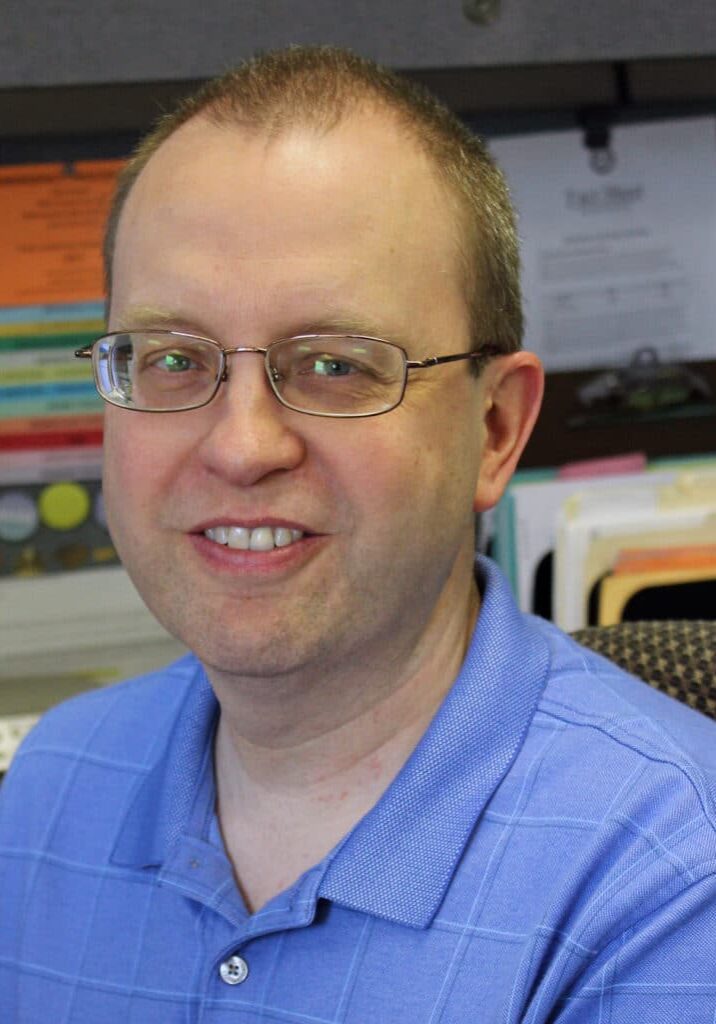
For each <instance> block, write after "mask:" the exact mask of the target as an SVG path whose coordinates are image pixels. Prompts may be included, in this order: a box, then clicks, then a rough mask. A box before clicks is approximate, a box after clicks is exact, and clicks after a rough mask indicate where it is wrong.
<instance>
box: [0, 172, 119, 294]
mask: <svg viewBox="0 0 716 1024" xmlns="http://www.w3.org/2000/svg"><path fill="white" fill-rule="evenodd" d="M123 164H124V161H123V160H83V161H78V162H77V163H73V164H60V163H56V164H22V165H13V166H0V225H2V229H1V230H0V306H28V305H42V304H46V303H58V302H85V301H88V300H95V299H101V298H102V292H103V280H102V236H103V233H104V225H105V221H106V219H107V214H108V212H109V204H110V201H111V198H112V194H113V192H114V187H115V184H116V180H117V174H118V173H119V171H120V169H121V167H122V166H123Z"/></svg>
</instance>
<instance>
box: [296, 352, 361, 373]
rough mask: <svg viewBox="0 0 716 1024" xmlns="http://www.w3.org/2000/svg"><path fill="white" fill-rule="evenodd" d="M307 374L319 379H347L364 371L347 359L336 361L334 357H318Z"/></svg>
mask: <svg viewBox="0 0 716 1024" xmlns="http://www.w3.org/2000/svg"><path fill="white" fill-rule="evenodd" d="M308 372H313V373H316V374H318V375H319V376H321V377H348V376H350V374H352V373H364V372H365V370H364V369H363V368H361V367H360V366H357V365H356V364H355V363H352V362H350V361H349V360H348V359H337V358H336V357H335V356H318V357H317V358H316V359H315V360H313V365H312V366H311V367H310V370H309V371H308Z"/></svg>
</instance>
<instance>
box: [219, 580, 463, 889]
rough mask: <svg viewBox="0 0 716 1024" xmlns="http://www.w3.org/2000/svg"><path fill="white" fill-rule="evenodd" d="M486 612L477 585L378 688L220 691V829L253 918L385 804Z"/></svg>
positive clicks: (386, 672) (334, 685) (345, 678)
mask: <svg viewBox="0 0 716 1024" xmlns="http://www.w3.org/2000/svg"><path fill="white" fill-rule="evenodd" d="M478 606H479V598H478V594H477V589H476V587H475V586H474V584H473V587H472V589H471V591H470V593H469V595H468V597H467V600H466V601H465V602H464V604H463V606H462V607H461V609H460V613H459V614H453V615H451V616H450V617H448V618H447V620H445V619H443V620H442V621H441V622H440V623H439V628H431V629H429V630H426V631H425V632H424V635H423V637H422V638H421V639H420V641H419V642H418V643H417V645H416V646H415V649H414V652H413V655H412V657H411V658H410V659H408V660H407V661H406V662H405V663H404V664H403V666H402V670H400V671H399V670H398V664H397V663H396V662H392V663H390V664H384V665H383V670H382V671H381V672H380V673H378V674H373V675H372V677H368V676H367V675H366V674H362V673H359V672H356V671H351V672H348V671H346V672H344V673H343V674H342V676H341V678H340V679H338V680H337V679H328V678H322V679H321V680H319V682H318V685H316V684H315V683H312V684H311V685H297V684H296V681H295V680H293V681H292V682H291V683H283V684H281V685H278V686H274V685H273V683H272V682H271V681H269V685H267V681H266V680H264V681H263V684H262V685H259V683H260V682H261V681H246V680H244V681H238V680H233V685H232V687H231V689H229V688H228V687H227V685H226V682H227V681H226V680H220V681H219V680H217V681H216V682H215V681H214V679H212V683H214V685H215V688H216V689H217V693H218V695H219V700H220V704H221V717H220V720H219V728H218V732H217V740H216V751H215V756H216V777H217V792H218V813H219V820H220V823H221V827H222V832H223V835H224V840H225V844H226V846H227V850H228V852H229V856H230V858H231V860H232V861H233V864H234V868H235V871H236V875H237V880H238V882H239V885H240V887H241V889H242V891H243V893H244V896H245V898H246V901H247V903H248V905H249V907H251V908H255V907H258V906H260V905H261V904H262V903H263V902H265V900H266V899H269V898H270V897H271V896H272V895H275V893H276V892H278V891H280V890H281V889H282V888H284V887H285V886H286V885H288V884H290V883H291V882H292V881H294V880H295V878H296V877H298V875H300V874H301V873H302V871H304V870H306V869H307V868H308V867H310V866H312V865H313V864H314V863H316V862H317V861H318V860H320V859H321V858H322V857H323V856H324V855H325V854H326V853H327V852H328V851H329V850H330V849H331V848H332V847H333V846H334V845H335V844H336V842H338V840H339V839H340V838H342V836H343V835H345V834H346V833H347V832H348V831H349V830H350V829H351V828H352V827H353V825H354V824H355V823H356V822H357V821H358V820H359V819H360V818H361V817H363V815H364V814H365V813H367V811H368V810H370V808H371V807H372V806H373V805H374V804H375V803H376V801H377V800H378V799H379V797H380V796H381V794H382V793H383V791H384V790H385V789H386V788H387V786H388V785H389V784H390V782H391V781H392V779H393V778H394V777H395V775H396V774H397V773H398V772H399V770H400V768H401V767H402V766H403V764H404V763H405V761H406V760H407V758H408V757H409V755H410V753H411V752H412V750H413V748H414V747H415V745H416V744H417V742H418V741H419V739H420V737H421V736H422V734H423V733H424V731H425V729H426V728H427V726H428V724H429V722H430V720H431V719H432V717H433V715H434V714H435V712H436V710H437V708H438V707H439V705H440V703H441V702H442V700H443V698H444V696H445V694H446V693H447V691H448V689H449V688H450V686H451V684H452V682H453V680H454V679H455V677H456V675H457V673H458V671H459V669H460V666H461V664H462V661H463V659H464V656H465V651H466V648H467V645H468V643H469V640H470V636H471V634H472V629H473V627H474V623H475V619H476V617H477V611H478ZM433 625H434V626H435V625H436V624H435V623H434V624H433ZM241 683H243V685H241Z"/></svg>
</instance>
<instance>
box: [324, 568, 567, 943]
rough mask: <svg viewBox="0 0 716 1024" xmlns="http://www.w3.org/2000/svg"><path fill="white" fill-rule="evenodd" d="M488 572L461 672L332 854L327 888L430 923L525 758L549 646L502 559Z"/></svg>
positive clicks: (353, 902) (366, 907)
mask: <svg viewBox="0 0 716 1024" xmlns="http://www.w3.org/2000/svg"><path fill="white" fill-rule="evenodd" d="M478 578H479V579H480V581H481V584H482V585H481V590H482V592H483V597H482V604H481V607H480V614H479V616H478V621H477V626H476V628H475V631H474V634H473V637H472V641H471V644H470V648H469V650H468V653H467V656H466V659H465V661H464V663H463V666H462V668H461V670H460V673H459V675H458V677H457V679H456V681H455V683H454V685H453V687H452V689H451V690H450V692H449V694H448V696H447V697H446V699H445V701H444V702H443V704H442V706H441V708H440V710H439V711H438V713H437V715H436V716H435V718H434V719H433V721H432V723H431V724H430V726H429V727H428V729H427V731H426V733H425V734H424V736H423V738H422V740H421V741H420V743H419V744H418V746H417V747H416V749H415V751H414V752H413V754H412V755H411V757H410V758H409V759H408V761H407V762H406V764H405V765H404V767H403V769H402V770H401V772H400V773H399V774H398V776H397V777H396V779H395V781H394V782H393V783H392V785H391V786H389V788H388V789H387V790H386V792H385V793H384V794H383V797H382V798H381V799H380V801H379V802H378V803H377V804H376V806H375V807H374V808H373V809H372V810H371V811H370V812H369V813H368V814H367V815H366V816H365V817H364V818H363V819H362V820H361V821H360V822H359V823H358V825H357V826H356V827H355V828H354V829H353V831H352V832H351V833H350V834H349V836H348V837H347V839H346V840H344V842H343V844H342V845H341V846H340V847H339V848H338V850H337V851H336V853H335V856H333V857H332V858H331V860H330V862H329V864H328V868H327V870H326V873H325V875H324V877H323V880H322V882H321V885H320V887H319V892H318V894H319V896H322V897H325V898H326V899H331V900H334V901H335V902H338V903H340V904H342V905H344V906H348V907H351V908H353V909H355V910H359V911H363V912H366V913H370V914H374V915H376V916H378V917H384V918H388V919H389V920H393V921H398V922H401V923H403V924H406V925H412V926H415V927H426V926H427V925H428V924H429V923H430V921H431V920H432V919H433V917H434V916H435V914H436V913H437V910H438V908H439V906H440V903H441V902H442V899H443V897H444V895H445V892H446V889H447V887H448V885H449V883H450V879H451V878H452V876H453V873H454V871H455V868H456V866H457V862H458V860H459V859H460V856H461V854H462V852H463V850H464V848H465V844H466V842H467V840H468V838H469V836H470V834H471V832H472V831H473V829H474V827H475V825H476V823H477V821H478V819H479V817H480V815H481V813H482V811H483V809H484V808H485V805H486V804H487V802H488V801H489V799H490V797H491V795H492V793H493V792H494V791H495V789H496V788H497V786H498V784H499V782H500V781H501V779H502V778H503V777H504V775H505V774H506V772H507V770H508V769H509V767H510V765H511V764H512V762H513V760H514V759H515V757H516V755H517V752H518V751H519V749H520V747H521V745H522V742H523V740H524V737H525V734H526V732H527V729H528V727H529V724H530V722H531V720H532V717H533V715H534V712H535V709H536V706H537V702H538V700H539V697H540V694H541V692H542V689H543V686H544V683H545V680H546V678H547V669H548V665H549V650H548V646H547V643H546V641H545V640H544V639H543V638H542V636H541V635H540V633H539V632H538V630H537V629H536V627H535V626H534V624H533V623H532V622H531V620H530V619H529V618H528V617H527V616H525V615H523V614H522V613H521V612H520V611H519V610H518V609H517V607H516V606H515V603H514V601H513V599H512V595H511V593H510V591H509V587H508V584H507V581H506V580H505V578H504V577H503V576H502V574H501V573H500V571H499V570H498V569H497V567H496V566H494V565H493V564H492V563H491V562H489V561H488V560H487V559H479V560H478Z"/></svg>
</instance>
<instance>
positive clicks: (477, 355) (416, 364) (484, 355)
mask: <svg viewBox="0 0 716 1024" xmlns="http://www.w3.org/2000/svg"><path fill="white" fill-rule="evenodd" d="M501 354H502V350H501V349H500V348H498V346H497V345H483V346H482V348H480V349H477V350H476V351H475V352H459V353H458V354H457V355H452V356H428V358H427V359H407V360H406V362H405V365H406V367H407V368H408V369H409V370H417V369H422V368H424V367H426V366H438V365H439V364H440V363H455V362H457V361H458V359H491V358H492V357H493V356H499V355H501Z"/></svg>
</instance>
